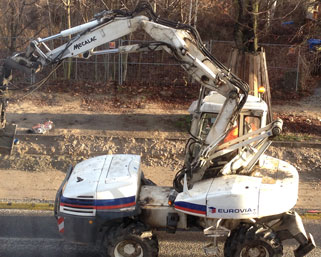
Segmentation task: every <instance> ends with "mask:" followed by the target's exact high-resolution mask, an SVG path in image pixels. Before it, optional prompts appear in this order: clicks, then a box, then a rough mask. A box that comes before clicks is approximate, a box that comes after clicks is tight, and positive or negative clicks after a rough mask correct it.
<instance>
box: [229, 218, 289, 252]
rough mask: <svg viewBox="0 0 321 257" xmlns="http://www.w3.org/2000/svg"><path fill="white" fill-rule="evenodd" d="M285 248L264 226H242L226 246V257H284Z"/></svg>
mask: <svg viewBox="0 0 321 257" xmlns="http://www.w3.org/2000/svg"><path fill="white" fill-rule="evenodd" d="M282 256H283V246H282V244H281V241H280V240H279V239H278V238H277V236H276V234H275V233H274V232H273V231H272V230H271V229H269V228H267V227H265V226H263V225H258V224H255V225H252V224H240V225H239V226H238V227H237V228H236V229H234V230H232V232H231V234H230V236H229V237H228V238H227V240H226V242H225V245H224V257H282Z"/></svg>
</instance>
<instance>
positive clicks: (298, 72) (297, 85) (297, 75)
mask: <svg viewBox="0 0 321 257" xmlns="http://www.w3.org/2000/svg"><path fill="white" fill-rule="evenodd" d="M300 50H301V48H300V47H299V52H298V63H297V69H296V81H295V91H296V92H298V89H299V77H300Z"/></svg>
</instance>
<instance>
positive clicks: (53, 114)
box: [0, 85, 321, 209]
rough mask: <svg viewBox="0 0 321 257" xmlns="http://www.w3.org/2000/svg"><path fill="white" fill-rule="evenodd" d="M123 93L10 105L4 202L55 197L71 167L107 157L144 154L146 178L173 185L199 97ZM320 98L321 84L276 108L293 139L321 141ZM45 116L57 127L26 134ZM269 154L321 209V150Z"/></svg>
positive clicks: (1, 171)
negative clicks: (13, 134) (290, 170)
mask: <svg viewBox="0 0 321 257" xmlns="http://www.w3.org/2000/svg"><path fill="white" fill-rule="evenodd" d="M71 86H72V85H71ZM89 88H90V90H94V91H95V90H98V89H91V87H89ZM90 90H89V91H90ZM124 90H125V89H122V88H121V89H117V90H116V92H115V90H113V91H112V93H111V94H108V92H104V91H103V92H101V94H99V92H96V91H95V92H94V93H92V92H83V91H80V92H78V91H77V90H76V91H71V90H70V89H66V90H65V89H64V90H61V92H60V91H59V90H56V91H55V92H56V93H52V92H51V91H50V90H49V89H46V90H44V91H41V92H36V93H34V94H32V95H30V96H28V97H26V98H23V99H21V100H19V101H18V100H16V101H14V102H13V103H11V104H10V105H9V108H8V115H7V120H8V121H9V122H14V123H16V124H18V131H17V138H18V139H19V144H17V145H15V147H14V150H13V153H12V155H11V156H0V159H1V161H0V175H1V179H0V199H3V200H6V199H10V200H12V199H13V200H14V199H19V200H32V199H39V200H52V199H54V197H55V193H56V190H57V188H58V187H59V185H60V183H61V181H62V180H63V178H64V175H65V173H64V172H65V171H66V169H67V167H68V166H69V165H70V164H76V163H77V162H79V161H81V160H83V159H86V158H89V157H92V156H96V155H101V154H115V153H131V154H140V155H141V156H142V160H143V171H144V173H145V176H146V177H148V178H150V179H152V180H153V181H154V182H156V183H157V184H159V185H171V181H172V179H173V177H174V175H175V173H176V172H177V171H178V170H179V169H180V168H181V166H182V159H183V155H184V146H185V139H186V138H187V137H188V134H187V131H186V128H187V124H188V113H187V112H186V109H187V107H188V105H189V104H190V103H191V101H192V99H193V98H192V97H190V96H189V95H188V94H187V95H188V97H185V98H184V99H182V101H172V98H171V94H172V91H170V90H168V91H167V90H166V88H165V89H162V90H161V91H160V94H159V95H155V96H154V95H153V94H152V93H151V94H149V91H148V90H147V89H144V88H143V89H142V91H141V92H136V91H133V90H128V92H126V93H128V94H130V95H131V96H130V97H128V95H127V98H126V97H125V98H122V97H121V93H122V92H123V91H124ZM139 90H141V89H139ZM119 91H121V92H119ZM145 91H146V92H145ZM88 93H91V95H90V97H89V96H88ZM118 93H119V94H118ZM196 95H197V94H196ZM21 96H22V94H21V93H20V94H18V98H20V97H21ZM320 97H321V87H319V88H317V89H316V91H315V93H314V94H313V95H312V96H310V97H307V98H304V99H302V100H301V101H298V102H296V103H295V104H294V103H287V104H284V103H282V104H279V105H274V106H273V111H274V117H276V116H278V117H281V118H283V120H284V121H285V123H284V130H285V132H286V134H288V135H290V134H291V133H293V134H294V135H295V136H297V135H301V136H300V138H295V139H294V140H304V139H307V140H310V141H314V142H315V141H321V140H320V138H321V113H320V110H321V101H320V100H319V99H320ZM125 99H129V100H128V101H127V102H126V101H125ZM153 100H155V101H153ZM46 120H52V121H53V122H54V124H55V128H54V130H52V131H50V132H49V133H47V134H45V135H44V136H37V135H32V134H28V133H27V131H28V129H30V128H31V127H32V126H33V125H35V124H37V123H39V122H44V121H46ZM307 128H310V130H308V129H307ZM268 152H269V154H271V155H272V156H275V157H278V158H281V159H283V160H285V161H288V162H290V163H291V164H293V165H294V166H295V167H296V168H297V169H298V171H299V173H300V181H301V184H300V198H299V202H298V205H297V207H299V208H305V207H307V208H313V209H321V200H320V199H319V198H317V197H316V195H317V194H318V193H319V190H320V188H321V186H320V185H321V159H320V158H321V149H320V148H291V149H289V148H286V147H270V149H269V150H268Z"/></svg>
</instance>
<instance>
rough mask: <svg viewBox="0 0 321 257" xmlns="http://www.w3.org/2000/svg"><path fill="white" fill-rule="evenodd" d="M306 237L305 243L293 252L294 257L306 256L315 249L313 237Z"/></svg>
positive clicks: (309, 235)
mask: <svg viewBox="0 0 321 257" xmlns="http://www.w3.org/2000/svg"><path fill="white" fill-rule="evenodd" d="M307 237H308V241H307V243H306V244H303V245H300V246H299V247H298V248H297V249H296V250H294V256H295V257H303V256H306V255H307V254H308V253H309V252H311V251H312V250H313V249H314V248H315V242H314V238H313V236H312V235H311V234H310V233H309V234H308V235H307Z"/></svg>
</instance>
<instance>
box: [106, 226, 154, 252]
mask: <svg viewBox="0 0 321 257" xmlns="http://www.w3.org/2000/svg"><path fill="white" fill-rule="evenodd" d="M104 256H108V257H157V256H158V240H157V238H156V236H155V235H152V233H151V231H149V230H147V228H146V226H145V225H144V224H142V223H139V222H137V223H131V224H130V225H128V226H123V225H120V226H117V227H116V226H115V227H113V228H112V229H110V230H109V231H108V234H107V237H106V239H105V249H104Z"/></svg>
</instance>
